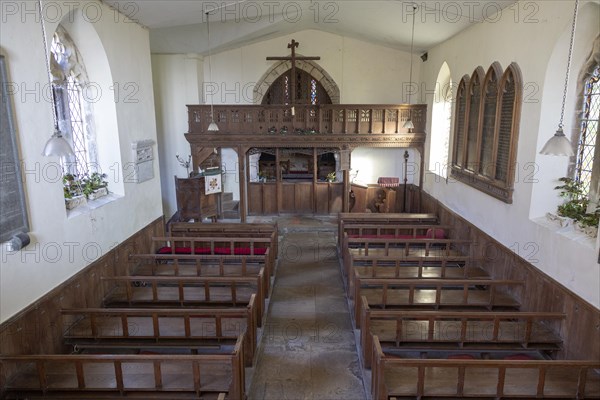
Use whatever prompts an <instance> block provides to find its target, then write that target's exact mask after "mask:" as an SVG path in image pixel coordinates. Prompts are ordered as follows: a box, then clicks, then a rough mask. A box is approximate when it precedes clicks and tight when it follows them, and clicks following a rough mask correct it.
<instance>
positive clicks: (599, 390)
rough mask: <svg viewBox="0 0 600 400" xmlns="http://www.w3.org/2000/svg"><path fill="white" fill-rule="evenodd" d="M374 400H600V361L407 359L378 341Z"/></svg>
mask: <svg viewBox="0 0 600 400" xmlns="http://www.w3.org/2000/svg"><path fill="white" fill-rule="evenodd" d="M372 358H373V366H372V376H371V393H372V398H373V400H384V399H385V400H388V399H403V398H410V399H415V398H418V399H433V398H435V399H438V398H454V399H455V398H464V397H472V398H478V399H483V398H493V399H501V398H527V399H532V398H541V397H544V398H561V399H584V398H586V399H591V398H598V397H599V396H600V373H599V372H598V370H599V369H600V361H598V360H596V361H585V360H580V361H573V360H528V361H514V360H448V359H407V358H395V357H390V356H387V355H385V354H384V353H383V351H382V348H381V344H380V342H379V338H378V337H377V336H374V337H373V356H372Z"/></svg>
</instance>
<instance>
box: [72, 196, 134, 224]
mask: <svg viewBox="0 0 600 400" xmlns="http://www.w3.org/2000/svg"><path fill="white" fill-rule="evenodd" d="M122 197H123V196H119V195H116V194H114V193H109V194H108V195H106V196H104V197H100V198H99V199H96V200H88V201H87V202H86V203H85V204H82V205H80V206H78V207H75V208H74V209H72V210H66V211H67V219H71V218H75V217H78V216H80V215H84V214H88V213H89V212H91V211H93V210H95V209H97V208H100V207H103V206H105V205H106V204H108V203H112V202H113V201H116V200H118V199H120V198H122Z"/></svg>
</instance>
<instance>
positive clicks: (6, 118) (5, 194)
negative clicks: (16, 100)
mask: <svg viewBox="0 0 600 400" xmlns="http://www.w3.org/2000/svg"><path fill="white" fill-rule="evenodd" d="M5 62H6V60H5V57H4V56H2V55H0V91H1V100H0V242H6V241H7V240H9V239H10V238H11V237H12V236H13V235H15V234H17V233H20V232H28V231H29V223H28V220H27V206H26V202H25V194H24V192H23V181H22V180H21V168H20V164H19V152H18V149H17V138H16V132H15V127H14V122H13V112H12V103H11V102H12V99H11V98H10V97H9V93H8V78H7V73H6V63H5ZM50 133H51V132H50V131H49V133H48V134H50ZM40 151H41V148H40Z"/></svg>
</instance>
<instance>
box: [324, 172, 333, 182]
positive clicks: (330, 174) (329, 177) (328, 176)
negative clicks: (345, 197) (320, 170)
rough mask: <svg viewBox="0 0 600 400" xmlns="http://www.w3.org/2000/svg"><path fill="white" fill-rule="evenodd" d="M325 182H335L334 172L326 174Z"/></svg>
mask: <svg viewBox="0 0 600 400" xmlns="http://www.w3.org/2000/svg"><path fill="white" fill-rule="evenodd" d="M326 179H327V182H335V172H330V173H328V174H327V178H326Z"/></svg>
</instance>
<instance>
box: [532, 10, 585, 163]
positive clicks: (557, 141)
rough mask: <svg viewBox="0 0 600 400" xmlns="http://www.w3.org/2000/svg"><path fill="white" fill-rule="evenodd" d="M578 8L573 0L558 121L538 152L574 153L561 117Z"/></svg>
mask: <svg viewBox="0 0 600 400" xmlns="http://www.w3.org/2000/svg"><path fill="white" fill-rule="evenodd" d="M578 9H579V0H575V11H574V12H573V25H572V26H571V41H570V42H569V56H568V58H567V74H566V77H565V88H564V91H563V98H562V109H561V112H560V122H559V123H558V130H557V131H556V133H555V134H554V136H552V137H551V138H550V139H549V140H548V142H546V144H545V145H544V147H543V148H542V150H541V151H540V154H546V155H553V156H569V157H572V156H574V155H575V153H574V152H573V145H572V144H571V141H569V139H568V138H567V137H566V136H565V132H564V131H563V119H564V117H565V103H566V101H567V90H568V88H569V75H570V73H571V58H572V56H573V43H574V41H575V27H576V26H577V11H578Z"/></svg>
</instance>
